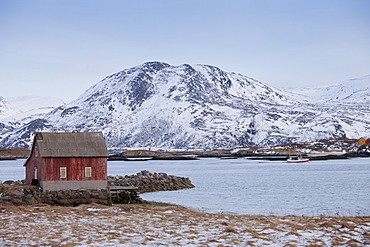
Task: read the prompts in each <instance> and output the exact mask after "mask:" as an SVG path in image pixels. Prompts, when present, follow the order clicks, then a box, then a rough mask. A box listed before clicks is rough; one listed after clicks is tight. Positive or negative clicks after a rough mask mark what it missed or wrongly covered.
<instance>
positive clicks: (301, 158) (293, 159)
mask: <svg viewBox="0 0 370 247" xmlns="http://www.w3.org/2000/svg"><path fill="white" fill-rule="evenodd" d="M308 161H310V159H308V158H303V157H302V155H298V157H297V158H292V157H289V158H288V159H287V160H286V162H288V163H304V162H308Z"/></svg>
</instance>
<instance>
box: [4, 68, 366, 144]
mask: <svg viewBox="0 0 370 247" xmlns="http://www.w3.org/2000/svg"><path fill="white" fill-rule="evenodd" d="M364 80H365V79H364ZM365 81H366V80H365ZM329 91H330V90H329ZM302 92H304V91H302ZM330 92H333V93H330ZM330 92H329V93H328V96H330V97H331V98H333V99H335V100H328V101H327V102H324V103H322V102H321V103H316V102H315V101H314V102H310V101H308V100H307V99H305V97H304V96H302V97H301V98H297V96H296V95H297V93H296V94H294V95H293V94H292V93H291V92H286V91H283V90H279V89H276V88H272V87H270V86H268V85H266V84H263V83H261V82H259V81H257V80H254V79H252V78H249V77H247V76H244V75H240V74H236V73H228V72H225V71H222V70H221V69H219V68H217V67H214V66H209V65H193V66H192V65H188V64H183V65H180V66H171V65H169V64H167V63H161V62H148V63H144V64H142V65H140V66H136V67H133V68H130V69H125V70H123V71H121V72H118V73H116V74H113V75H111V76H108V77H106V78H105V79H103V80H102V81H100V82H98V83H97V84H95V85H94V86H92V87H91V88H89V89H88V90H87V91H86V92H85V93H84V94H82V95H81V96H80V97H78V98H77V99H76V100H74V101H72V102H71V103H69V104H66V105H61V106H58V107H56V108H54V109H53V110H52V111H51V112H49V113H43V114H41V115H37V117H35V115H34V117H32V118H27V121H25V120H24V119H23V120H22V121H17V122H16V123H9V122H7V123H6V125H4V123H3V128H2V130H1V131H0V133H1V140H0V147H2V148H4V147H29V145H30V143H31V140H32V135H33V134H34V132H35V131H102V132H103V134H104V136H105V138H106V141H107V144H108V147H109V148H110V149H111V150H121V149H125V148H157V149H158V148H159V149H216V148H233V147H242V146H266V145H273V144H283V143H289V142H293V141H315V140H318V139H322V138H330V137H348V138H357V137H361V136H366V135H367V134H368V132H367V131H368V129H369V127H370V121H368V120H367V119H370V118H369V117H370V110H369V109H368V107H367V106H366V104H360V103H357V102H355V101H348V97H345V98H340V97H339V96H338V95H337V92H338V90H334V89H333V90H332V91H330ZM357 92H359V90H357V91H356V92H352V95H354V94H355V93H357ZM302 94H304V93H302ZM336 97H338V99H337V98H336ZM353 97H354V96H353ZM368 99H369V97H368V96H367V99H366V100H368ZM0 102H1V101H0ZM0 106H1V105H0ZM0 109H1V108H0ZM0 122H1V120H0ZM0 124H1V123H0Z"/></svg>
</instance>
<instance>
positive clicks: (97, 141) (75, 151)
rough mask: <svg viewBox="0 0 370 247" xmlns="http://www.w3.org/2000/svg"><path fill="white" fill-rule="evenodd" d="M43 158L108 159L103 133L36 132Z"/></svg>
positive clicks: (36, 139)
mask: <svg viewBox="0 0 370 247" xmlns="http://www.w3.org/2000/svg"><path fill="white" fill-rule="evenodd" d="M36 141H37V142H38V144H39V145H38V146H39V154H40V156H41V157H108V150H107V146H106V144H105V140H104V137H103V134H102V133H101V132H80V133H49V132H36V135H35V140H34V143H35V142H36Z"/></svg>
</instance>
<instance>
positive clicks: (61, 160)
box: [24, 132, 108, 190]
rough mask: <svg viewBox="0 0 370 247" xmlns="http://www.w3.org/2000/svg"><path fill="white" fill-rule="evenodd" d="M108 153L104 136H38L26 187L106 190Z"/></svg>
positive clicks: (96, 134)
mask: <svg viewBox="0 0 370 247" xmlns="http://www.w3.org/2000/svg"><path fill="white" fill-rule="evenodd" d="M107 157H108V151H107V146H106V144H105V140H104V137H103V134H102V133H101V132H84V133H47V132H37V133H36V134H35V137H34V141H33V144H32V150H31V154H30V156H29V157H28V159H27V161H26V163H25V164H24V166H25V167H26V183H27V184H38V185H39V186H40V187H42V188H43V190H68V189H71V190H84V189H106V188H107Z"/></svg>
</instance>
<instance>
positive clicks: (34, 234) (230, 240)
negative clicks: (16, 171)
mask: <svg viewBox="0 0 370 247" xmlns="http://www.w3.org/2000/svg"><path fill="white" fill-rule="evenodd" d="M369 232H370V217H325V216H322V217H294V216H286V217H276V216H245V215H244V216H240V215H223V214H209V213H201V212H196V211H192V210H189V209H187V208H184V207H179V206H169V205H166V206H160V207H158V206H143V205H118V206H114V207H109V206H104V205H100V204H93V205H81V206H78V207H57V206H56V207H54V206H48V205H37V206H36V207H35V206H32V207H31V206H18V207H16V206H1V207H0V246H14V245H17V244H19V245H24V246H33V245H34V246H37V245H40V244H42V245H50V246H73V245H76V244H83V245H91V246H99V245H101V244H103V243H109V244H111V245H121V246H130V245H149V244H150V245H154V246H158V245H161V244H162V245H165V246H166V245H167V246H168V245H179V246H181V245H191V244H193V245H196V246H248V245H249V246H264V245H268V244H273V243H274V244H276V243H277V244H278V245H279V246H311V247H314V246H328V245H337V246H365V245H366V244H370V240H369V239H370V234H369Z"/></svg>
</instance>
